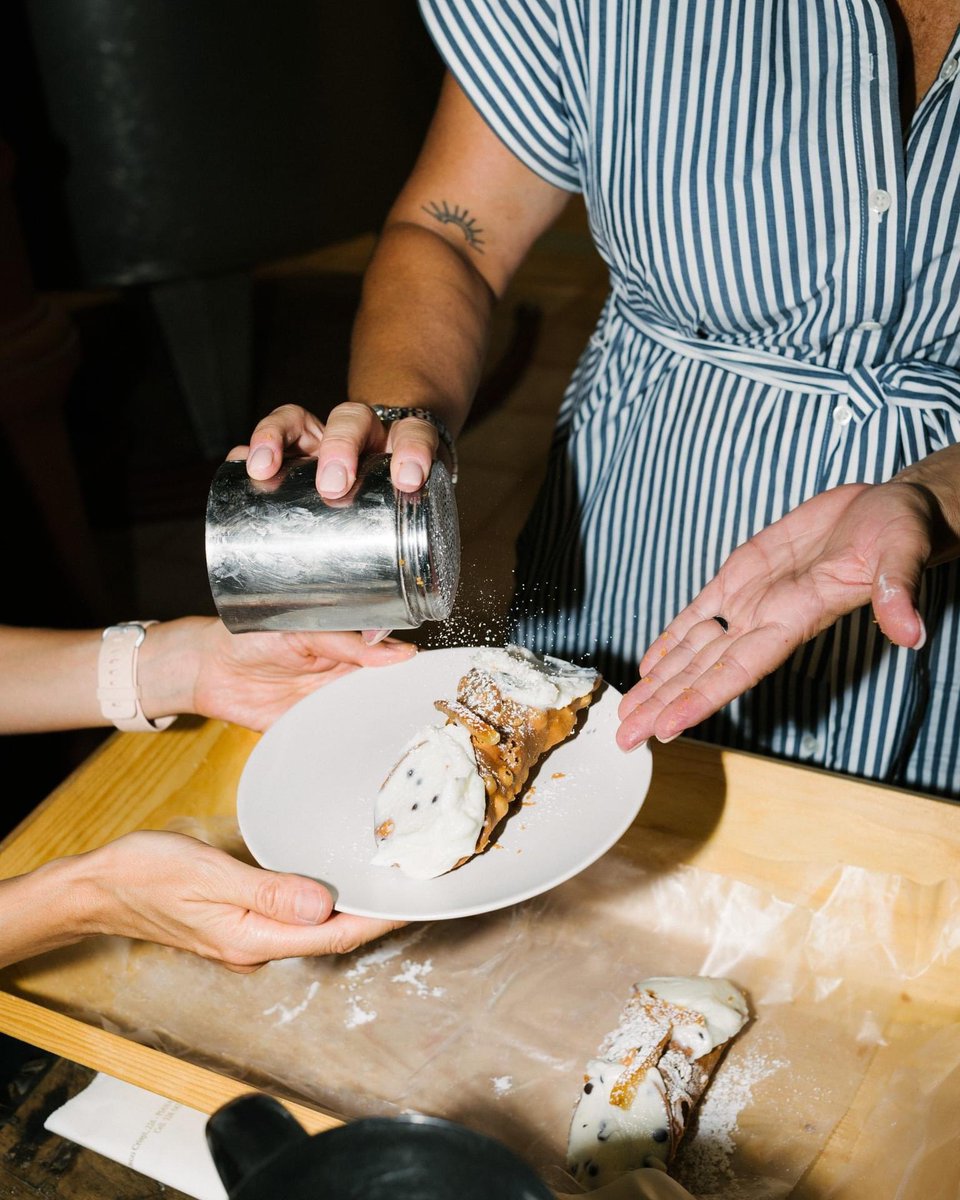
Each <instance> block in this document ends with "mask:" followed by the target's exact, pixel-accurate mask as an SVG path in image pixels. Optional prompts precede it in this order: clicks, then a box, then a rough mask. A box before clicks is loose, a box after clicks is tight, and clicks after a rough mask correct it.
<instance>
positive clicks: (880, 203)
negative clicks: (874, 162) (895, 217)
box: [867, 188, 890, 217]
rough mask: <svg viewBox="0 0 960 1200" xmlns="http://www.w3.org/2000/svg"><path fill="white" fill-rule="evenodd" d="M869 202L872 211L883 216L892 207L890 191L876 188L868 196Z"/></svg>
mask: <svg viewBox="0 0 960 1200" xmlns="http://www.w3.org/2000/svg"><path fill="white" fill-rule="evenodd" d="M867 203H868V204H869V205H870V211H871V212H874V213H876V214H877V216H878V217H882V216H883V214H884V213H885V212H886V211H887V209H888V208H889V207H890V193H889V192H885V191H884V190H883V188H874V189H873V191H872V192H871V193H870V195H869V196H868V197H867Z"/></svg>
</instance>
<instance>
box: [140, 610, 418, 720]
mask: <svg viewBox="0 0 960 1200" xmlns="http://www.w3.org/2000/svg"><path fill="white" fill-rule="evenodd" d="M416 652H417V648H416V646H414V645H411V644H409V643H407V642H400V641H397V640H395V639H393V638H388V639H387V640H386V641H381V642H380V643H379V644H377V645H370V644H368V643H367V642H365V641H364V639H363V637H362V636H361V635H360V634H359V633H310V632H290V633H230V632H229V631H228V630H227V629H226V627H225V626H224V625H223V623H222V622H221V621H219V620H216V619H214V618H212V617H184V618H182V619H180V620H177V621H166V622H164V623H163V624H161V625H157V626H154V627H152V628H151V629H150V632H149V634H148V636H147V638H146V640H145V641H144V644H143V650H142V651H141V655H142V657H141V667H140V679H141V686H142V689H143V707H144V711H145V712H146V714H147V716H150V717H159V716H164V715H166V714H167V713H199V714H200V715H202V716H205V717H217V718H219V719H220V720H223V721H232V722H233V723H234V724H237V725H245V726H246V727H247V728H248V729H256V730H264V729H266V728H268V726H270V725H272V724H273V722H274V721H275V720H276V719H277V717H279V716H280V715H281V713H284V712H286V711H287V709H288V708H290V706H291V705H293V704H295V703H296V702H297V701H298V700H300V699H302V698H303V697H304V696H307V695H309V694H310V693H311V692H314V691H316V690H317V688H318V687H322V686H323V685H324V684H327V683H332V682H333V680H335V679H339V678H340V677H341V676H343V675H347V674H349V673H350V672H351V671H355V670H356V669H357V668H358V667H386V666H389V665H390V664H392V663H398V662H404V661H405V660H406V659H408V658H411V657H412V656H413V655H414V654H416Z"/></svg>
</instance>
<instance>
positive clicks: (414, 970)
mask: <svg viewBox="0 0 960 1200" xmlns="http://www.w3.org/2000/svg"><path fill="white" fill-rule="evenodd" d="M400 967H401V971H400V974H399V975H393V976H391V979H390V982H391V983H405V984H407V985H409V986H410V987H411V988H413V990H414V991H415V992H416V994H417V995H418V996H434V997H440V996H445V995H446V993H447V989H446V988H442V987H429V986H428V985H427V984H426V983H424V976H426V975H429V974H430V972H431V971H432V970H433V960H432V959H429V958H428V959H427V961H426V962H422V963H418V962H414V960H413V959H412V958H405V959H404V960H403V962H402V963H401V964H400Z"/></svg>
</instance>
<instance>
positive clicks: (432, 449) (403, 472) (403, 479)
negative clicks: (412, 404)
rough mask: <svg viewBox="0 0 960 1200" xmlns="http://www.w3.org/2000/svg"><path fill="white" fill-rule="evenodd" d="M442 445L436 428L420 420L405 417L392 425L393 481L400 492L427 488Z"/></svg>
mask: <svg viewBox="0 0 960 1200" xmlns="http://www.w3.org/2000/svg"><path fill="white" fill-rule="evenodd" d="M439 444H440V439H439V437H438V435H437V431H436V430H435V429H434V427H433V426H432V425H430V424H429V423H428V422H427V421H421V420H420V419H419V418H418V417H404V418H403V419H402V420H400V421H395V422H394V423H393V424H392V425H391V426H390V432H389V436H388V438H387V448H388V449H389V451H390V453H391V455H392V460H391V463H390V478H391V479H392V480H393V483H394V486H395V487H396V488H397V490H398V491H401V492H416V491H418V490H419V489H420V488H421V487H423V485H424V483H425V482H426V480H427V477H428V476H429V474H430V470H431V468H432V467H433V460H434V458H435V457H436V454H437V448H438V446H439Z"/></svg>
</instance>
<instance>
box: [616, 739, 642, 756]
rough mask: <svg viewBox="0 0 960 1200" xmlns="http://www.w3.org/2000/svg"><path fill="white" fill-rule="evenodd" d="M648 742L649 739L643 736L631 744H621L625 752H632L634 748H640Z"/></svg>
mask: <svg viewBox="0 0 960 1200" xmlns="http://www.w3.org/2000/svg"><path fill="white" fill-rule="evenodd" d="M646 744H647V739H646V738H641V739H640V740H639V741H638V742H633V744H632V745H630V746H621V747H620V749H621V750H622V751H623V752H624V754H632V753H633V751H634V750H639V749H640V747H641V746H645V745H646Z"/></svg>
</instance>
